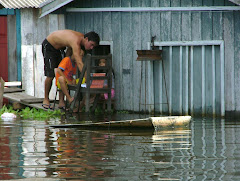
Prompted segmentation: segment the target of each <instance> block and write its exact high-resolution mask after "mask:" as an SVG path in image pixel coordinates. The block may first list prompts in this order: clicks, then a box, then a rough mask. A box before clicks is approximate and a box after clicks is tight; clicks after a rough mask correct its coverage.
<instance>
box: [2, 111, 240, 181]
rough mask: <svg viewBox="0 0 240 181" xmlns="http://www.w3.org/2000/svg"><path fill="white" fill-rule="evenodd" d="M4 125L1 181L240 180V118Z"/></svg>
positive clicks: (92, 118) (89, 118) (75, 120)
mask: <svg viewBox="0 0 240 181" xmlns="http://www.w3.org/2000/svg"><path fill="white" fill-rule="evenodd" d="M80 117H81V119H80V118H79V117H78V116H77V117H67V118H66V119H65V118H62V119H50V120H21V119H18V120H13V121H10V120H8V121H6V120H0V180H13V179H27V180H29V179H30V180H34V178H45V179H46V180H51V179H53V180H121V181H122V180H131V181H132V180H144V181H145V180H182V181H187V180H196V181H198V180H199V181H202V180H224V181H225V180H228V181H230V180H240V122H239V120H225V119H212V118H211V119H210V118H194V119H192V120H191V123H190V124H189V125H188V126H184V127H180V128H172V127H171V128H167V129H158V130H154V129H128V128H124V129H123V128H121V129H112V128H110V127H109V128H108V129H83V128H81V127H78V128H58V127H52V126H51V125H60V124H64V123H74V124H76V123H80V122H82V121H83V120H84V121H96V120H101V121H107V120H109V119H111V120H119V119H121V120H123V119H137V118H143V117H146V115H141V116H140V115H127V114H125V115H121V116H119V115H118V116H110V117H109V116H108V117H106V118H103V117H102V118H99V117H96V116H86V115H85V116H80Z"/></svg>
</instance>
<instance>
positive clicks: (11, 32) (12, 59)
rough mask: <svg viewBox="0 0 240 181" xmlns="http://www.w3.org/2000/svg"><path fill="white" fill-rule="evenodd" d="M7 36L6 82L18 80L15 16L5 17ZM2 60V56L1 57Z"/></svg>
mask: <svg viewBox="0 0 240 181" xmlns="http://www.w3.org/2000/svg"><path fill="white" fill-rule="evenodd" d="M7 35H8V37H7V38H8V40H7V42H8V72H9V73H8V81H16V80H18V64H17V63H16V59H17V54H16V49H17V37H16V35H17V34H16V16H15V15H8V16H7ZM1 57H2V58H3V56H2V55H1Z"/></svg>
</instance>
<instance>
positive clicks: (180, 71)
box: [179, 46, 183, 115]
mask: <svg viewBox="0 0 240 181" xmlns="http://www.w3.org/2000/svg"><path fill="white" fill-rule="evenodd" d="M182 66H183V48H182V46H180V52H179V115H182V111H183V107H182V106H183V105H182V102H183V101H182V99H183V92H182V90H183V85H182V83H183V80H182V79H183V77H182V76H183V67H182Z"/></svg>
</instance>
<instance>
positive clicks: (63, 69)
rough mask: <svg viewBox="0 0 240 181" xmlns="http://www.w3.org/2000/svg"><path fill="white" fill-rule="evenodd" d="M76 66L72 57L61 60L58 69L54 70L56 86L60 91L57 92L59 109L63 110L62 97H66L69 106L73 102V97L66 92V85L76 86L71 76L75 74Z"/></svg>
mask: <svg viewBox="0 0 240 181" xmlns="http://www.w3.org/2000/svg"><path fill="white" fill-rule="evenodd" d="M76 71H77V65H76V61H75V58H74V56H73V55H71V56H69V57H65V58H64V59H62V61H61V62H60V64H59V65H58V68H56V85H57V87H58V88H59V89H60V91H59V105H58V108H59V109H65V103H64V95H66V98H67V101H68V102H69V104H71V103H72V102H73V99H74V98H73V97H71V96H70V94H69V92H68V87H67V84H70V85H71V84H72V85H75V84H76V80H75V79H74V78H73V75H75V74H76Z"/></svg>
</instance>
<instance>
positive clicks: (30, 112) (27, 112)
mask: <svg viewBox="0 0 240 181" xmlns="http://www.w3.org/2000/svg"><path fill="white" fill-rule="evenodd" d="M6 112H7V113H14V114H16V115H18V116H19V117H21V118H23V119H30V118H31V119H46V118H56V117H60V116H61V115H63V114H64V113H63V112H61V110H54V111H51V110H47V111H46V110H42V109H36V108H30V107H26V108H24V109H21V110H14V109H13V107H12V106H5V105H4V106H3V107H2V109H0V115H2V114H3V113H6Z"/></svg>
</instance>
